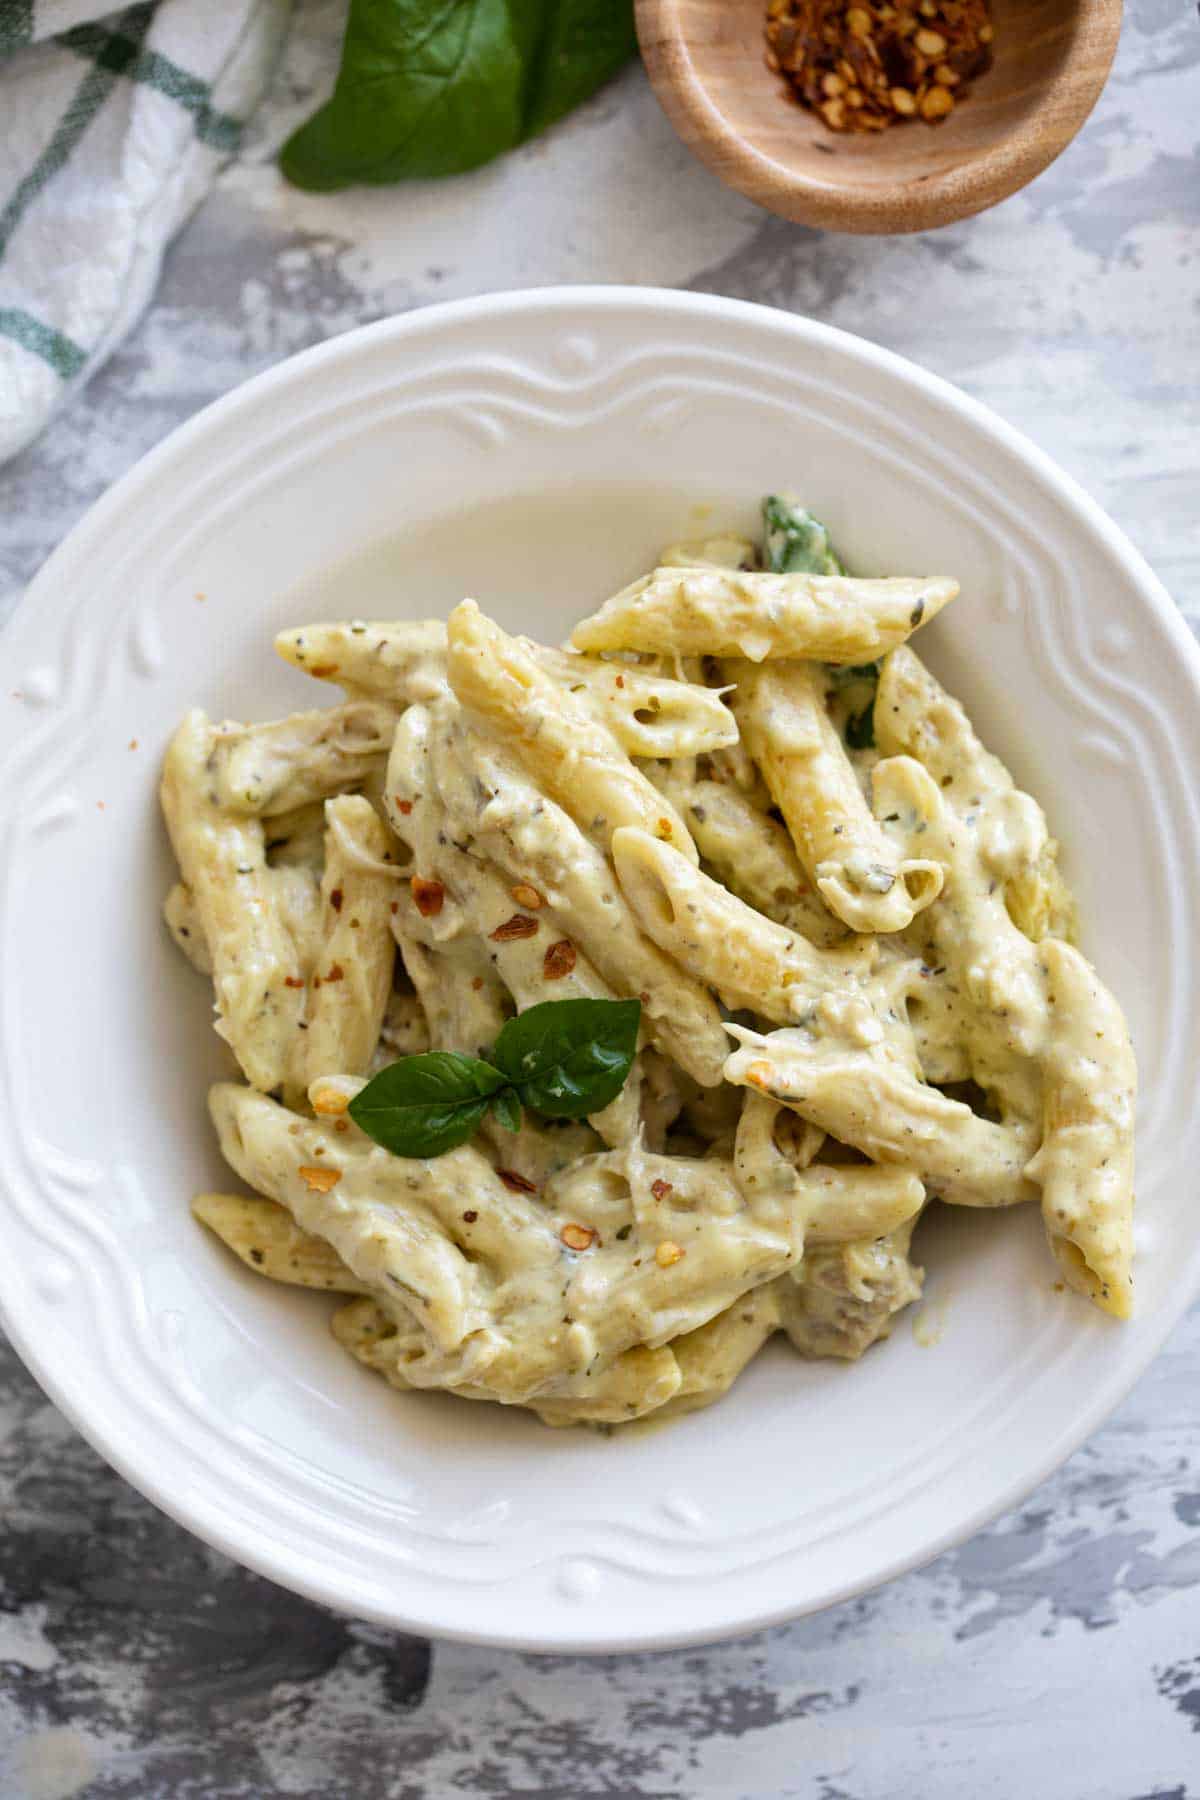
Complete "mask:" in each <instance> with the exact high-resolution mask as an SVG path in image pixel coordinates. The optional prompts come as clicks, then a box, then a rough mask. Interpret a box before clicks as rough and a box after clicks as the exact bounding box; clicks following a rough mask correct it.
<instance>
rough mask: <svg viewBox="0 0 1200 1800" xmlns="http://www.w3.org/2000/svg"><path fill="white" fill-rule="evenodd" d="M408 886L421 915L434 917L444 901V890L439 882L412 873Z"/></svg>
mask: <svg viewBox="0 0 1200 1800" xmlns="http://www.w3.org/2000/svg"><path fill="white" fill-rule="evenodd" d="M410 886H411V887H412V897H413V899H414V900H415V901H416V903H417V911H418V912H419V913H420V915H421V917H422V918H423V919H435V918H436V917H437V915H438V914H439V913H440V912H441V910H442V907H443V906H444V905H445V903H446V890H445V888H444V887H443V886H442V884H441V882H440V881H426V880H425V879H424V877H423V876H421V875H414V876H413V878H412V881H411V883H410Z"/></svg>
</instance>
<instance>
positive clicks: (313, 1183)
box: [296, 1168, 342, 1194]
mask: <svg viewBox="0 0 1200 1800" xmlns="http://www.w3.org/2000/svg"><path fill="white" fill-rule="evenodd" d="M296 1173H297V1175H299V1177H300V1179H301V1181H302V1182H303V1183H304V1185H305V1187H306V1188H311V1189H312V1191H313V1193H314V1194H327V1193H329V1191H330V1189H331V1188H335V1187H336V1186H337V1184H338V1182H339V1181H340V1180H341V1179H342V1171H341V1170H340V1169H313V1168H307V1169H306V1168H300V1169H297V1170H296Z"/></svg>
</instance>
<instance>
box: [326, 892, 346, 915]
mask: <svg viewBox="0 0 1200 1800" xmlns="http://www.w3.org/2000/svg"><path fill="white" fill-rule="evenodd" d="M344 898H345V895H344V894H343V893H342V890H341V888H334V890H333V892H332V894H330V896H329V904H330V906H332V908H333V910H334V912H341V910H342V901H343V900H344Z"/></svg>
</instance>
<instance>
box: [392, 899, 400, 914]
mask: <svg viewBox="0 0 1200 1800" xmlns="http://www.w3.org/2000/svg"><path fill="white" fill-rule="evenodd" d="M392 911H393V912H394V913H398V912H399V911H400V902H399V901H398V900H393V901H392Z"/></svg>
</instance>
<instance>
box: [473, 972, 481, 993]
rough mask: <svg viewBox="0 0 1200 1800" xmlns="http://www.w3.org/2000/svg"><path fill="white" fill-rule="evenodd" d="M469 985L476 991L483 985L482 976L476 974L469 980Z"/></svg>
mask: <svg viewBox="0 0 1200 1800" xmlns="http://www.w3.org/2000/svg"><path fill="white" fill-rule="evenodd" d="M471 986H472V987H473V988H474V990H475V992H476V993H478V992H479V990H480V988H481V987H482V986H483V976H482V975H476V976H475V977H474V979H473V980H472V982H471Z"/></svg>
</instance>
